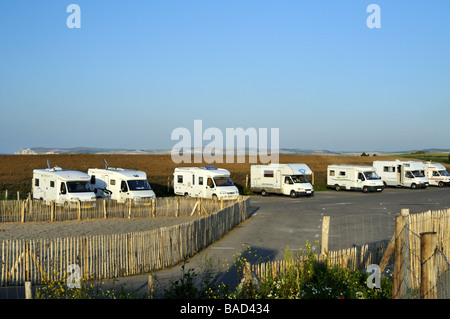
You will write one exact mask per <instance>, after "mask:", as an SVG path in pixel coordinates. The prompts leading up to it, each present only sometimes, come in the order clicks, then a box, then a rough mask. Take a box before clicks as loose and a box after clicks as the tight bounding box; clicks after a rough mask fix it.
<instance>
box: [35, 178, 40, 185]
mask: <svg viewBox="0 0 450 319" xmlns="http://www.w3.org/2000/svg"><path fill="white" fill-rule="evenodd" d="M34 186H39V178H35V179H34Z"/></svg>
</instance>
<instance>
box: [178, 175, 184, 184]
mask: <svg viewBox="0 0 450 319" xmlns="http://www.w3.org/2000/svg"><path fill="white" fill-rule="evenodd" d="M177 181H178V183H183V175H178V176H177Z"/></svg>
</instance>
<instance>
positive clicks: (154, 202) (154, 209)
mask: <svg viewBox="0 0 450 319" xmlns="http://www.w3.org/2000/svg"><path fill="white" fill-rule="evenodd" d="M152 217H156V200H155V199H154V198H152Z"/></svg>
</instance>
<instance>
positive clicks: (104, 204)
mask: <svg viewBox="0 0 450 319" xmlns="http://www.w3.org/2000/svg"><path fill="white" fill-rule="evenodd" d="M103 217H104V218H105V219H106V199H105V198H103Z"/></svg>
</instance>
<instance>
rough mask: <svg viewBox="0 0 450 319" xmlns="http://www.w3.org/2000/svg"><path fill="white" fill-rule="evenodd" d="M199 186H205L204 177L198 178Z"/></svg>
mask: <svg viewBox="0 0 450 319" xmlns="http://www.w3.org/2000/svg"><path fill="white" fill-rule="evenodd" d="M198 185H203V177H201V176H200V177H199V178H198Z"/></svg>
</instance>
